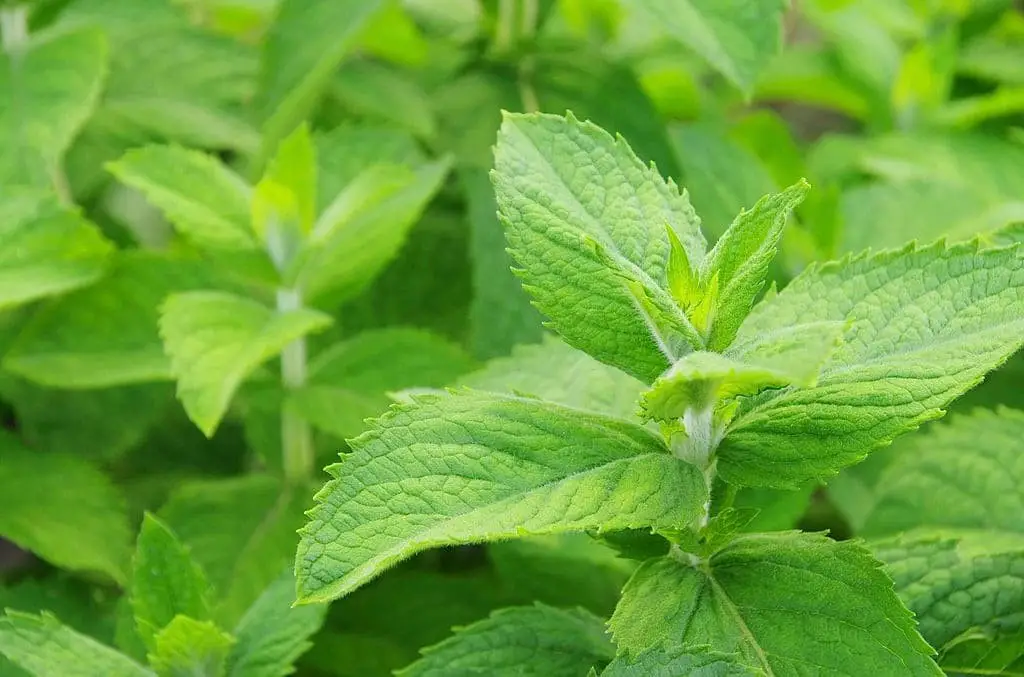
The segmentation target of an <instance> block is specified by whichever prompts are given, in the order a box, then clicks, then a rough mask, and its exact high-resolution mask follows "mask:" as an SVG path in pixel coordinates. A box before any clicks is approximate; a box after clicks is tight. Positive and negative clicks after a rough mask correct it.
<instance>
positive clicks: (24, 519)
mask: <svg viewBox="0 0 1024 677" xmlns="http://www.w3.org/2000/svg"><path fill="white" fill-rule="evenodd" d="M70 451H71V450H70V449H69V450H68V452H70ZM0 455H2V458H3V462H2V463H0V535H2V536H3V537H4V538H7V539H9V540H11V541H13V542H14V543H17V544H18V545H19V546H21V547H22V548H25V549H26V550H31V551H32V552H34V553H36V554H37V555H39V556H40V557H41V558H43V559H45V560H47V561H49V562H52V563H53V564H55V565H57V566H60V567H64V568H65V569H71V570H72V571H92V572H99V573H103V574H106V575H107V576H109V577H110V578H112V579H114V581H116V582H118V583H124V580H125V568H126V567H125V565H126V564H127V561H128V553H129V550H130V547H129V542H130V540H131V532H130V530H129V527H128V518H127V515H126V514H125V506H124V498H123V497H122V496H121V494H120V493H119V492H118V490H117V489H116V488H115V487H114V485H113V484H112V483H111V481H110V480H109V479H108V478H107V477H106V476H105V475H104V474H103V473H101V472H100V471H99V470H98V469H97V468H96V467H95V466H93V465H92V464H91V463H89V462H87V461H85V460H84V459H81V458H78V457H76V456H74V455H72V454H70V453H65V454H43V453H38V452H34V451H30V450H28V449H25V448H24V447H22V446H21V445H20V444H19V443H18V441H17V440H15V439H14V438H13V437H11V436H10V434H8V433H4V434H2V435H0Z"/></svg>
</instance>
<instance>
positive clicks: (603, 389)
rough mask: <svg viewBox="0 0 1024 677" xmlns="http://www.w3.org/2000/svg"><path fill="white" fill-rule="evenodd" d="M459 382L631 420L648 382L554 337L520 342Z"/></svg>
mask: <svg viewBox="0 0 1024 677" xmlns="http://www.w3.org/2000/svg"><path fill="white" fill-rule="evenodd" d="M459 385H463V386H467V387H469V388H475V389H477V390H489V391H492V392H499V393H521V394H526V395H532V396H534V397H538V398H540V399H543V400H548V401H550V402H555V403H557V404H562V405H565V406H567V407H574V408H578V409H586V410H590V411H593V412H596V413H599V414H608V415H610V416H617V417H619V418H626V419H631V418H633V417H634V416H635V414H636V403H637V400H638V399H639V397H640V393H641V392H643V390H644V384H643V383H641V382H640V381H637V380H636V379H635V378H633V377H632V376H629V375H627V374H624V373H622V372H621V371H619V370H618V369H615V368H614V367H609V366H608V365H606V364H602V363H600V362H598V361H597V360H595V359H594V358H592V357H591V356H590V355H587V354H586V353H585V352H583V351H582V350H576V349H575V348H573V347H571V346H569V345H568V344H566V343H564V342H562V341H560V340H558V339H557V338H555V337H554V336H551V335H550V334H549V335H546V336H545V337H544V340H543V342H542V343H540V344H539V345H532V346H517V347H516V348H514V349H513V351H512V354H511V355H510V356H508V357H502V358H498V359H495V360H490V361H489V362H488V363H487V365H486V366H485V367H484V368H483V369H480V370H479V371H475V372H473V373H472V374H467V375H466V376H465V377H463V378H461V379H460V380H459Z"/></svg>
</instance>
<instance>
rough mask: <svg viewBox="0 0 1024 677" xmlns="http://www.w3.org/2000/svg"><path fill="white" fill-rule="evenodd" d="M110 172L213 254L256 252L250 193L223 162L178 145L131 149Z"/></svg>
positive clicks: (110, 168) (110, 166)
mask: <svg viewBox="0 0 1024 677" xmlns="http://www.w3.org/2000/svg"><path fill="white" fill-rule="evenodd" d="M108 169H109V170H110V171H111V172H112V173H113V174H114V175H115V176H116V177H117V178H118V179H120V180H121V181H122V182H123V183H125V184H126V185H128V186H131V187H132V188H135V189H137V190H139V191H141V192H142V193H143V194H144V195H145V196H146V197H147V198H148V199H149V201H150V202H152V203H153V205H154V206H156V207H157V208H159V209H160V211H162V212H163V213H164V215H165V216H166V217H167V219H168V220H169V221H171V223H173V224H174V226H175V227H176V228H177V229H178V230H179V231H181V233H182V234H183V235H185V236H186V237H188V238H189V239H190V240H192V241H193V242H195V243H196V244H197V245H198V246H200V247H207V248H210V249H213V250H249V249H254V248H255V246H256V241H255V239H254V237H253V233H252V229H251V228H250V226H249V194H250V192H251V189H250V188H249V186H247V185H246V184H245V182H244V181H243V180H242V179H241V178H240V177H239V176H238V175H236V174H235V173H234V172H232V171H231V170H230V169H228V168H227V167H226V166H224V164H223V163H221V162H220V160H218V159H216V158H215V157H213V156H211V155H207V154H206V153H202V152H199V151H194V150H188V149H185V148H182V147H180V146H145V147H143V148H134V149H132V150H130V151H128V152H127V153H126V154H125V155H124V156H123V157H121V159H120V160H117V161H116V162H112V163H110V164H109V165H108Z"/></svg>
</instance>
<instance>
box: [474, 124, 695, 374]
mask: <svg viewBox="0 0 1024 677" xmlns="http://www.w3.org/2000/svg"><path fill="white" fill-rule="evenodd" d="M492 176H493V180H494V186H495V193H496V195H497V200H498V211H499V215H500V217H501V220H502V223H503V224H504V226H505V233H506V236H507V238H508V241H509V245H510V253H511V254H512V257H513V258H514V259H515V260H516V262H517V263H518V264H519V265H520V266H521V267H522V269H523V270H522V272H521V273H520V276H521V277H522V279H523V283H524V286H525V288H526V289H527V291H529V292H530V294H531V296H533V298H534V300H535V302H536V304H537V307H538V308H539V309H540V310H541V312H543V313H544V314H545V315H547V316H548V317H549V318H550V319H551V326H552V327H554V328H555V329H556V330H558V332H559V333H560V334H561V335H562V337H563V338H564V339H565V340H566V341H567V342H568V343H569V344H570V345H573V346H574V347H577V348H580V349H582V350H585V351H587V352H589V353H590V354H591V355H593V356H594V357H596V358H598V359H599V360H601V361H603V362H607V363H609V364H612V365H614V366H616V367H619V368H620V369H622V370H623V371H625V372H627V373H629V374H631V375H633V376H635V377H637V378H639V379H641V380H644V381H646V382H650V381H652V380H653V379H654V378H655V377H656V376H657V375H658V374H660V373H661V372H662V371H664V369H665V368H666V367H667V366H668V365H669V364H671V363H672V362H674V361H675V360H676V359H678V358H679V357H681V356H682V355H684V354H686V353H687V352H689V351H690V350H693V349H695V348H697V347H698V346H700V345H701V343H702V341H701V339H700V336H699V335H698V333H697V330H696V329H695V328H694V327H693V325H692V324H691V322H690V320H689V319H687V317H686V316H685V315H684V314H683V312H682V311H681V310H680V309H679V307H678V306H677V305H676V303H675V302H674V301H673V299H672V297H671V295H670V294H669V292H668V286H667V273H666V268H667V263H668V258H669V250H670V244H669V238H668V235H667V234H666V232H665V224H668V226H669V227H670V228H672V229H673V230H674V231H675V234H676V236H677V237H678V238H679V240H680V242H681V243H682V245H683V247H684V248H685V250H686V253H687V258H688V260H689V261H690V262H691V265H692V264H693V262H697V261H701V260H703V257H704V252H705V247H706V245H705V242H704V236H703V235H702V234H701V232H700V228H699V219H698V218H697V215H696V214H695V213H694V211H693V208H692V207H690V203H689V200H688V199H687V197H686V194H685V192H684V193H682V194H680V192H679V191H678V189H677V188H676V187H675V185H674V184H672V183H666V182H665V181H663V180H662V179H661V177H660V176H659V175H658V174H657V172H656V171H655V170H654V169H653V168H649V167H647V166H645V165H644V164H643V163H642V162H641V161H640V160H639V159H638V158H637V157H636V155H634V154H633V152H632V151H631V150H630V149H629V147H628V146H627V145H626V143H625V142H624V141H622V140H621V139H619V140H616V139H614V138H613V137H612V136H611V135H610V134H608V133H607V132H604V131H603V130H601V129H600V128H598V127H596V126H595V125H593V124H590V123H585V122H584V123H581V122H578V121H577V120H576V119H575V118H572V117H570V118H568V119H566V118H561V117H556V116H553V115H539V116H520V115H513V114H506V115H505V119H504V122H503V123H502V127H501V132H500V133H499V137H498V146H497V150H496V151H495V171H494V174H493V175H492ZM611 196H614V197H611ZM567 267H569V269H571V270H572V275H567Z"/></svg>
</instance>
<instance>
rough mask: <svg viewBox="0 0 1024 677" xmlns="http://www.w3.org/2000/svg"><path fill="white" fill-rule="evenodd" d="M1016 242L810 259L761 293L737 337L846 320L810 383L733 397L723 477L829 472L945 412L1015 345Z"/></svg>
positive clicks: (786, 479) (770, 481)
mask: <svg viewBox="0 0 1024 677" xmlns="http://www.w3.org/2000/svg"><path fill="white" fill-rule="evenodd" d="M1022 287H1024V249H1021V248H1019V247H1017V248H1007V249H990V250H980V251H979V249H978V247H977V245H974V244H963V245H957V246H954V247H950V248H946V247H945V245H944V244H943V243H941V242H939V243H936V244H934V245H930V246H928V247H923V248H910V247H908V248H906V249H903V250H899V251H890V252H884V253H881V254H877V255H874V256H868V255H862V256H858V257H855V258H852V259H847V260H844V261H842V262H837V263H827V264H824V265H822V266H816V267H814V268H811V269H809V270H808V271H807V272H805V273H803V274H802V275H800V276H799V277H798V278H797V279H796V280H794V281H793V282H792V283H790V284H789V285H788V286H787V287H786V288H785V289H784V290H783V291H782V292H780V293H779V294H778V295H777V296H775V297H773V298H771V299H769V300H767V301H765V302H763V303H761V304H759V305H758V306H757V307H756V308H755V309H754V311H753V312H752V313H751V315H750V316H749V317H748V319H747V321H746V322H745V323H744V325H743V327H742V328H741V330H740V334H739V337H738V339H737V340H738V341H739V342H742V341H745V340H746V339H747V338H752V337H756V336H759V335H762V334H765V333H771V332H775V331H778V330H781V329H792V328H793V327H797V326H799V325H801V324H803V323H813V322H823V321H843V320H846V319H847V318H849V320H850V321H851V324H850V326H849V329H848V330H847V331H846V333H845V335H844V337H843V344H842V345H841V346H840V347H839V348H838V349H836V350H835V352H833V353H832V355H831V357H830V359H829V360H828V361H827V362H826V363H825V365H824V367H823V368H822V371H821V376H820V378H819V379H818V384H817V385H816V386H815V387H813V388H805V389H801V390H784V391H779V392H772V393H766V394H765V395H762V396H760V397H758V398H755V399H753V400H751V401H750V402H749V403H748V404H747V405H746V406H744V407H743V408H741V410H740V413H739V414H738V416H737V418H736V419H735V420H734V421H733V423H732V425H731V427H730V429H729V430H728V432H727V434H726V437H725V440H724V441H723V443H722V446H721V447H720V448H719V451H718V454H719V470H720V471H721V473H722V475H723V476H724V477H725V478H726V479H727V480H728V481H730V482H735V483H739V484H749V485H755V486H779V487H784V486H792V485H795V484H796V483H798V482H800V481H802V480H807V479H815V478H826V477H829V476H831V475H833V474H835V472H836V471H838V470H839V469H840V468H842V467H844V466H847V465H850V464H852V463H854V462H856V461H858V460H860V459H862V458H863V457H864V456H865V455H866V454H867V453H868V452H869V451H871V450H872V449H874V448H877V447H879V446H881V445H884V444H886V443H888V442H890V441H891V440H892V439H893V438H895V437H896V436H898V435H900V434H901V433H903V432H906V431H908V430H913V429H914V428H916V427H918V426H919V425H921V424H922V423H924V422H925V421H928V420H931V419H934V418H936V417H938V416H940V415H941V414H942V410H943V408H944V407H945V406H946V405H948V404H949V402H950V401H952V400H953V399H954V398H956V397H958V396H959V395H961V394H963V393H964V392H965V391H967V390H969V389H970V388H972V387H973V386H975V385H977V383H978V382H979V381H980V380H981V379H982V377H983V376H984V375H985V373H986V372H988V371H990V370H991V369H993V368H995V367H997V366H999V365H1000V364H1002V363H1003V362H1004V361H1005V360H1006V359H1007V358H1008V357H1009V356H1010V355H1012V354H1013V353H1014V352H1016V351H1017V349H1018V348H1019V347H1020V345H1021V340H1022V339H1021V337H1022V336H1024V334H1022V329H1024V312H1022V311H1024V295H1022V294H1021V289H1022Z"/></svg>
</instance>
